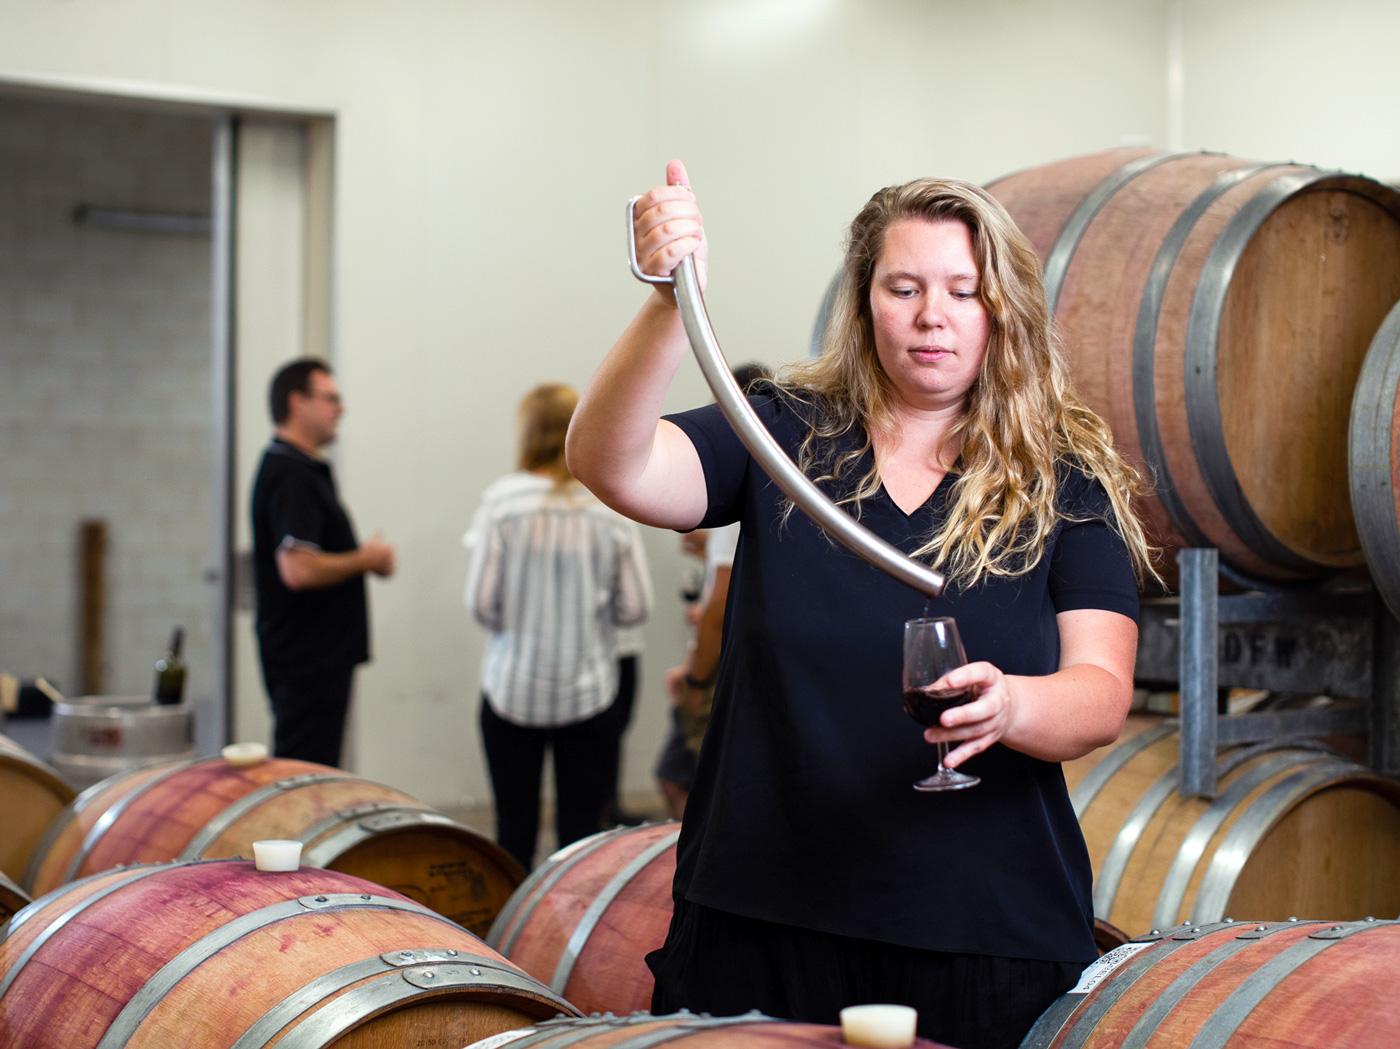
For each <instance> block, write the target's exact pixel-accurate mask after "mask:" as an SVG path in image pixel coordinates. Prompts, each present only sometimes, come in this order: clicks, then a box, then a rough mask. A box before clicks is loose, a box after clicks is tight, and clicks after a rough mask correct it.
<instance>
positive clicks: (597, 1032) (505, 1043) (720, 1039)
mask: <svg viewBox="0 0 1400 1049" xmlns="http://www.w3.org/2000/svg"><path fill="white" fill-rule="evenodd" d="M844 1044H845V1043H844V1042H843V1041H842V1040H841V1028H839V1027H831V1026H827V1025H824V1024H803V1023H789V1022H785V1021H781V1020H775V1019H773V1018H772V1017H769V1016H764V1015H763V1014H762V1013H757V1012H753V1013H745V1014H744V1015H742V1016H722V1017H715V1016H696V1015H694V1014H692V1013H673V1014H671V1015H669V1016H650V1015H647V1014H645V1013H640V1014H637V1015H635V1016H625V1017H618V1016H590V1017H588V1018H586V1019H565V1018H562V1017H561V1018H559V1019H556V1020H546V1021H545V1022H544V1023H539V1024H535V1025H534V1026H533V1027H528V1028H525V1029H524V1030H520V1031H512V1032H510V1033H509V1034H503V1035H498V1036H497V1037H495V1038H488V1039H485V1040H483V1041H480V1042H477V1043H475V1044H473V1045H470V1046H467V1047H466V1049H562V1047H564V1046H599V1047H601V1046H615V1047H616V1049H628V1047H635V1049H642V1047H643V1046H658V1045H667V1046H669V1045H677V1046H684V1047H685V1049H727V1047H729V1046H740V1047H742V1049H792V1047H794V1046H804V1045H805V1046H837V1045H844ZM941 1044H942V1043H939V1042H931V1041H929V1040H928V1039H926V1038H916V1039H915V1040H914V1042H913V1045H914V1046H917V1047H919V1049H938V1047H939V1046H940V1045H941ZM944 1049H947V1047H944Z"/></svg>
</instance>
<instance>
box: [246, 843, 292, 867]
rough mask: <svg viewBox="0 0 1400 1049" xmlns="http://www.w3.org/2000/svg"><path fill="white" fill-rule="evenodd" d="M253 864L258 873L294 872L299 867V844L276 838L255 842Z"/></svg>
mask: <svg viewBox="0 0 1400 1049" xmlns="http://www.w3.org/2000/svg"><path fill="white" fill-rule="evenodd" d="M253 864H254V865H255V866H256V867H257V868H258V870H260V871H294V870H296V869H297V868H298V867H300V866H301V842H299V841H289V840H285V839H278V838H271V839H267V840H265V841H255V842H253Z"/></svg>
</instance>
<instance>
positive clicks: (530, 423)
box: [516, 382, 578, 488]
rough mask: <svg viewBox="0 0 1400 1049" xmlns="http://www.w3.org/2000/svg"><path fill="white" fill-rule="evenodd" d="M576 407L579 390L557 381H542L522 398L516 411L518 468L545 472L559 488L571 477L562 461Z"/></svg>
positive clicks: (571, 478) (572, 476)
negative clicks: (566, 435)
mask: <svg viewBox="0 0 1400 1049" xmlns="http://www.w3.org/2000/svg"><path fill="white" fill-rule="evenodd" d="M576 407H578V391H577V390H575V389H574V388H573V387H572V386H566V385H564V384H563V383H559V382H547V383H542V384H540V385H539V386H536V387H535V388H534V389H533V390H531V391H530V392H529V393H527V394H526V395H525V396H524V397H523V398H522V399H521V401H520V408H519V410H518V414H517V419H518V424H519V430H518V433H519V449H520V450H519V455H518V456H517V459H516V466H517V467H518V468H519V469H521V470H528V471H530V472H532V473H546V474H548V475H549V476H551V477H552V478H554V483H555V486H556V487H559V488H562V487H563V486H564V485H566V484H568V483H569V482H570V481H572V480H573V478H574V475H573V474H571V473H570V472H569V467H568V466H567V465H566V464H565V462H564V435H565V434H567V433H568V431H569V420H570V419H571V418H572V417H573V414H574V409H575V408H576Z"/></svg>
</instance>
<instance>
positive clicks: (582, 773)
mask: <svg viewBox="0 0 1400 1049" xmlns="http://www.w3.org/2000/svg"><path fill="white" fill-rule="evenodd" d="M577 403H578V393H577V392H576V391H575V390H573V389H571V388H570V387H568V386H565V385H563V384H559V383H547V384H544V385H541V386H537V387H536V388H535V389H533V390H531V391H530V392H529V393H527V394H526V395H525V398H524V400H523V401H521V404H520V411H519V456H518V461H517V468H516V470H515V471H514V472H512V473H510V474H507V475H506V476H505V477H502V478H500V479H498V480H496V481H494V482H493V483H492V484H490V485H489V486H488V487H487V489H486V491H485V493H484V494H483V495H482V501H481V507H480V508H479V509H478V510H477V512H476V516H475V517H474V519H473V521H472V524H471V528H470V529H469V530H468V532H467V534H466V536H465V539H464V542H465V543H466V545H467V547H468V549H469V550H470V551H471V560H470V568H469V569H468V572H467V583H466V593H465V601H466V606H467V608H468V609H469V610H470V612H471V613H472V615H473V616H474V617H475V618H476V620H477V621H478V622H479V623H481V625H482V626H484V627H485V628H486V629H487V630H488V631H489V632H490V637H489V639H488V641H487V644H486V655H485V659H484V660H483V664H482V674H481V688H482V699H481V738H482V743H483V746H484V748H485V752H486V763H487V767H488V770H489V772H490V776H491V790H492V794H493V795H494V798H495V805H496V840H497V841H498V842H499V843H500V844H501V846H502V848H504V849H505V850H506V851H507V852H509V853H510V854H511V855H512V856H514V857H515V858H516V859H517V860H519V861H520V863H521V865H522V866H523V867H525V869H526V870H529V869H530V867H531V864H532V862H533V860H534V852H535V841H536V838H537V836H538V831H539V819H540V777H541V773H542V771H543V766H544V757H545V753H546V751H549V752H551V753H552V755H553V762H554V780H555V792H556V805H555V826H556V830H557V832H558V837H559V844H560V845H561V846H562V845H566V844H568V843H569V842H571V841H576V840H578V839H579V838H582V837H585V836H587V835H589V834H592V833H593V832H595V831H596V830H598V829H599V822H600V813H601V812H602V810H603V807H604V804H605V802H606V801H607V799H608V797H609V795H610V793H611V789H612V783H611V782H610V776H611V769H612V768H614V767H615V765H616V755H614V754H613V753H612V751H613V750H615V749H616V748H617V746H618V737H617V732H616V726H615V725H614V724H613V718H612V714H611V711H610V709H609V708H610V706H611V704H612V702H613V697H614V695H615V693H616V690H617V666H618V661H617V640H616V635H617V630H618V628H619V627H626V626H631V625H635V624H637V623H640V622H642V621H643V620H644V619H645V618H646V617H647V614H648V613H649V611H650V609H651V582H650V576H649V573H648V570H647V564H646V555H645V553H644V552H643V549H642V543H641V533H640V531H639V529H638V528H637V526H636V525H635V524H633V523H632V522H631V521H629V520H627V519H626V518H624V517H622V516H621V515H620V514H617V513H616V512H614V511H612V510H610V509H608V508H607V507H606V506H604V505H603V504H602V503H601V502H599V501H598V499H597V498H596V497H594V496H593V495H592V494H590V493H589V492H588V491H587V489H585V488H584V487H583V486H582V485H580V484H579V483H578V482H577V481H576V480H574V478H573V476H572V475H571V474H570V473H569V469H568V467H567V466H565V464H564V435H565V433H566V432H567V430H568V426H569V419H570V417H571V416H572V415H573V411H574V406H575V405H576V404H577Z"/></svg>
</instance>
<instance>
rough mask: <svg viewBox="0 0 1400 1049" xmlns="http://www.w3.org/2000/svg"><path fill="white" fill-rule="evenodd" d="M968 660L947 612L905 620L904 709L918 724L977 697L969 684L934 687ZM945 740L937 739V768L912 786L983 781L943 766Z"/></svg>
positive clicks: (929, 787) (935, 787) (947, 787)
mask: <svg viewBox="0 0 1400 1049" xmlns="http://www.w3.org/2000/svg"><path fill="white" fill-rule="evenodd" d="M966 662H967V653H966V652H964V651H963V644H962V638H961V637H959V636H958V624H957V623H956V622H955V621H954V620H953V619H952V618H951V617H949V616H940V617H937V618H934V619H911V620H909V621H908V622H907V623H905V624H904V712H905V713H906V714H908V715H909V716H910V717H911V718H913V719H914V720H915V721H917V722H918V723H919V724H921V725H929V726H936V725H938V724H939V720H938V719H939V717H940V716H941V715H942V714H943V712H944V711H945V710H950V709H952V708H953V707H959V706H962V705H963V704H964V703H970V702H972V701H973V700H974V699H976V698H977V694H976V692H974V691H973V690H972V689H970V688H959V689H940V690H938V691H935V690H933V689H932V688H930V687H929V686H931V685H932V684H933V683H934V682H935V681H937V680H938V679H939V678H941V677H942V676H943V675H944V674H946V673H948V671H950V670H953V669H954V668H956V667H960V666H962V665H963V664H964V663H966ZM947 756H948V744H947V743H944V742H943V741H942V740H940V741H939V743H938V771H937V772H935V773H934V774H933V775H932V776H929V777H927V778H926V779H921V780H919V781H918V782H917V783H915V784H914V789H915V790H962V789H964V788H966V787H974V786H976V785H977V784H978V783H980V782H982V781H981V780H980V779H978V778H977V777H976V776H969V775H968V774H967V773H965V772H957V771H955V770H953V769H945V768H944V767H943V759H944V758H945V757H947Z"/></svg>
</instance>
